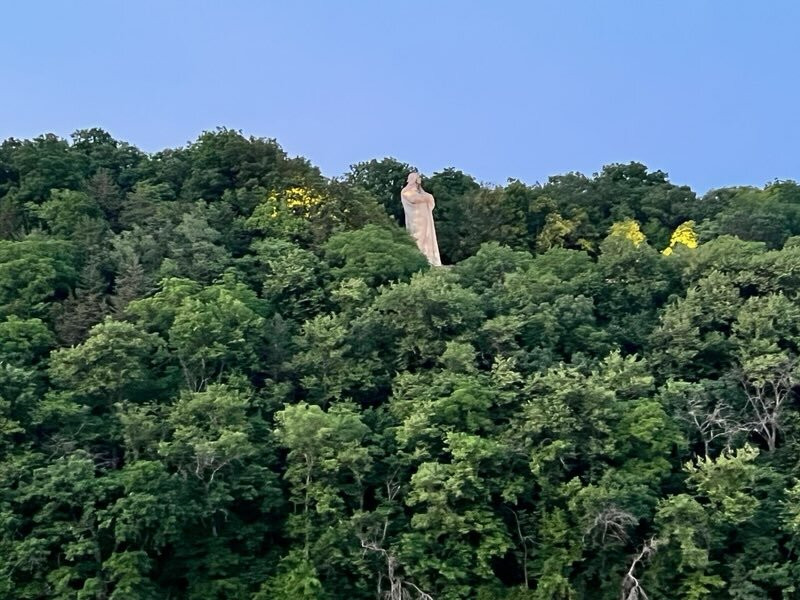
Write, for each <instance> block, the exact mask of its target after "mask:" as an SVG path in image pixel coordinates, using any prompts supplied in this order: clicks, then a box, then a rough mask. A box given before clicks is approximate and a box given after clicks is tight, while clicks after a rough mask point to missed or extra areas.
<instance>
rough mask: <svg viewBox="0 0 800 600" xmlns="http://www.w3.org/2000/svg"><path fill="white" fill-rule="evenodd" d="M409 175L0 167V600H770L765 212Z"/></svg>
mask: <svg viewBox="0 0 800 600" xmlns="http://www.w3.org/2000/svg"><path fill="white" fill-rule="evenodd" d="M411 170H412V168H411V167H410V166H409V165H407V164H405V163H402V162H399V161H396V160H394V159H383V160H380V161H377V160H374V161H368V162H363V163H359V164H357V165H354V166H353V167H352V168H351V170H350V172H349V173H348V174H346V175H345V176H344V177H342V178H341V179H327V178H324V177H323V176H322V175H321V174H320V172H319V170H318V169H317V168H316V167H314V166H312V165H311V164H310V163H309V162H308V161H306V160H305V159H303V158H289V157H288V156H287V155H286V153H285V152H284V151H283V150H282V149H281V148H280V146H279V145H278V144H277V143H276V142H275V141H274V140H269V139H263V138H253V137H250V138H248V137H245V136H244V135H242V134H241V133H240V132H237V131H234V130H229V129H225V128H220V129H217V130H215V131H209V132H205V133H203V134H202V135H201V136H200V137H199V138H198V139H197V140H196V141H195V142H193V143H191V144H189V145H187V146H186V147H183V148H177V149H168V150H164V151H161V152H157V153H155V154H145V153H143V152H141V151H139V150H137V149H136V148H134V147H132V146H130V145H128V144H126V143H124V142H121V141H118V140H115V139H114V138H112V137H111V136H110V135H109V134H108V133H107V132H104V131H102V130H100V129H87V130H81V131H77V132H75V134H73V135H72V136H71V138H70V140H64V139H61V138H59V137H57V136H54V135H45V136H41V137H38V138H36V139H33V140H14V139H10V140H6V141H5V142H3V143H2V144H0V523H2V525H3V526H2V527H0V556H1V557H2V559H3V560H0V596H2V597H3V598H9V600H12V599H33V598H81V599H90V598H91V599H100V600H127V599H129V598H136V599H146V600H149V599H153V600H156V599H160V598H175V599H183V598H187V599H197V600H206V599H207V600H212V599H213V600H218V599H220V598H231V599H237V600H238V599H242V600H244V599H249V598H261V599H267V598H309V599H312V598H313V599H318V598H323V599H330V600H334V599H338V598H348V599H353V600H367V599H368V598H375V597H379V598H387V599H391V600H400V599H402V600H412V599H413V600H426V599H429V598H442V599H472V598H476V599H481V600H489V599H496V600H500V599H503V600H533V599H541V600H545V599H547V600H550V599H554V598H558V599H564V598H574V599H576V600H577V599H578V598H597V599H598V600H616V599H618V598H623V599H624V600H634V598H638V599H639V600H641V599H642V598H644V597H649V598H652V599H653V600H655V599H657V598H662V599H666V598H698V599H699V598H709V599H710V598H714V599H716V598H729V599H731V600H755V599H761V598H793V597H795V596H796V595H797V593H798V592H797V590H798V589H800V561H798V552H800V546H798V543H797V539H798V535H800V484H798V483H797V482H798V478H800V469H798V465H797V455H798V450H799V449H800V446H799V445H798V439H800V411H798V406H799V405H798V383H799V382H800V366H799V365H800V325H798V324H799V323H800V303H799V302H798V297H799V295H800V275H798V274H800V244H798V239H800V214H798V213H797V207H798V206H800V191H798V190H800V188H799V187H798V185H797V184H795V183H794V182H788V181H776V182H773V183H771V184H769V185H767V186H766V187H764V188H762V189H757V188H727V189H722V190H712V191H711V192H709V193H707V194H706V195H705V196H703V198H701V199H698V198H697V197H696V196H695V194H694V192H692V191H691V190H690V189H689V188H687V187H685V186H676V185H674V184H672V183H671V182H670V181H669V180H668V178H667V176H666V175H665V174H664V173H663V172H661V171H657V170H656V171H651V170H649V169H648V168H647V167H645V166H644V165H641V164H639V163H628V164H613V165H608V166H606V167H604V168H603V169H602V170H601V171H600V172H599V173H596V174H593V175H591V176H586V175H581V174H579V173H567V174H563V175H557V176H554V177H551V178H550V179H549V180H548V181H547V182H546V183H544V184H541V185H540V184H537V185H532V186H529V185H526V184H525V183H523V182H521V181H517V180H510V181H509V182H508V183H507V184H505V185H502V186H486V185H482V184H480V183H478V182H477V181H476V180H475V179H474V178H473V177H471V176H470V175H468V174H466V173H463V172H461V171H458V170H456V169H444V170H443V171H440V172H438V173H435V174H433V175H432V176H430V177H427V178H425V179H424V181H423V185H424V186H425V188H426V189H427V190H428V191H430V192H431V193H432V194H433V195H434V196H435V197H436V210H435V212H434V218H435V220H436V227H437V231H438V234H439V241H440V245H441V252H442V256H443V257H444V258H445V263H447V264H449V265H451V266H448V267H443V268H431V267H430V266H429V265H428V263H427V261H426V260H425V258H424V256H423V255H422V254H421V253H420V252H419V251H418V249H417V248H416V245H415V243H414V241H413V240H412V239H411V237H410V236H409V235H408V234H407V233H406V232H405V231H404V230H403V229H401V228H400V227H398V223H399V222H400V221H401V219H402V214H403V211H402V206H401V204H400V201H399V193H400V190H401V189H402V187H403V186H404V185H405V183H406V178H407V175H408V173H409V171H411ZM392 217H394V218H395V221H396V222H393V220H392ZM687 224H692V225H691V227H690V228H691V231H689V225H687ZM673 242H674V243H673ZM695 242H696V243H695ZM695 246H696V247H695ZM667 248H669V249H670V250H671V252H664V251H665V250H666V249H667Z"/></svg>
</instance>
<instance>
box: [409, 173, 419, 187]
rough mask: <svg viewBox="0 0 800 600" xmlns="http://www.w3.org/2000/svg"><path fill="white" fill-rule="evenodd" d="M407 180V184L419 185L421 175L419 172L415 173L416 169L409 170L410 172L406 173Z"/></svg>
mask: <svg viewBox="0 0 800 600" xmlns="http://www.w3.org/2000/svg"><path fill="white" fill-rule="evenodd" d="M407 182H408V185H416V186H419V185H421V184H422V177H420V175H419V173H417V172H416V171H411V173H409V174H408V180H407Z"/></svg>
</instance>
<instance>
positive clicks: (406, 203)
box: [400, 173, 442, 267]
mask: <svg viewBox="0 0 800 600" xmlns="http://www.w3.org/2000/svg"><path fill="white" fill-rule="evenodd" d="M421 182H422V178H421V177H420V176H419V173H409V174H408V183H407V184H406V187H404V188H403V191H401V192H400V199H401V201H402V202H403V210H404V211H405V213H406V229H408V232H409V233H410V234H411V237H413V238H414V239H415V240H416V242H417V246H419V249H420V251H421V252H422V253H423V254H424V255H425V256H426V257H427V259H428V262H429V263H431V265H433V266H434V267H441V266H442V260H441V259H440V258H439V243H438V242H437V241H436V228H435V227H434V225H433V207H434V206H436V203H435V202H434V200H433V196H432V195H431V194H429V193H428V192H426V191H425V190H423V189H422V183H421Z"/></svg>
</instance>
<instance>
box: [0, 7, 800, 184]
mask: <svg viewBox="0 0 800 600" xmlns="http://www.w3.org/2000/svg"><path fill="white" fill-rule="evenodd" d="M2 21H3V30H2V32H0V57H2V58H0V66H1V67H2V68H0V81H2V89H0V138H3V139H4V138H6V137H9V136H14V137H32V136H35V135H38V134H40V133H44V132H54V133H57V134H60V135H64V136H67V135H69V133H71V132H72V131H74V130H75V129H79V128H86V127H92V126H99V127H102V128H104V129H107V130H108V131H110V132H111V133H112V134H113V135H114V136H115V137H117V138H119V139H123V140H126V141H129V142H131V143H133V144H135V145H137V146H138V147H140V148H142V149H143V150H146V151H155V150H159V149H162V148H164V147H175V146H181V145H183V144H185V143H187V142H188V141H190V140H193V139H194V138H195V137H196V136H197V135H198V134H199V133H200V132H201V131H203V130H206V129H213V128H215V127H216V126H218V125H224V126H227V127H230V128H234V129H241V130H242V131H243V132H244V133H245V134H248V135H249V134H252V135H256V136H264V137H275V138H277V139H278V141H279V142H280V143H281V144H282V145H283V147H284V148H285V149H286V150H287V151H288V152H289V153H290V154H293V155H294V154H302V155H304V156H306V157H308V158H309V159H310V160H311V161H312V162H314V163H315V164H317V165H319V166H320V167H321V169H322V171H323V173H325V174H326V175H338V174H341V173H343V172H344V171H346V170H347V168H348V165H350V164H351V163H354V162H357V161H360V160H366V159H370V158H380V157H383V156H394V157H396V158H399V159H401V160H404V161H407V162H410V163H412V164H414V165H416V166H417V167H418V168H420V169H421V170H422V171H423V172H427V173H430V172H433V171H436V170H439V169H442V168H445V167H448V166H454V167H457V168H460V169H462V170H464V171H466V172H468V173H471V174H472V175H474V176H475V177H476V178H478V179H479V180H481V181H485V182H489V183H504V182H505V181H506V179H507V178H509V177H515V178H519V179H522V180H524V181H527V182H529V183H533V182H535V181H544V180H546V178H547V176H548V175H552V174H557V173H563V172H567V171H581V172H585V173H592V172H594V171H597V170H599V169H600V168H601V167H602V165H604V164H607V163H610V162H626V161H630V160H638V161H641V162H644V163H645V164H647V165H648V166H649V167H651V168H654V169H656V168H657V169H661V170H664V171H667V172H668V173H669V174H670V176H671V178H672V180H673V181H675V182H678V183H686V184H689V185H691V186H692V187H693V188H695V189H696V190H698V191H701V192H702V191H705V190H707V189H709V188H711V187H718V186H724V185H733V184H753V185H762V184H764V183H766V182H767V181H770V180H772V179H776V178H777V179H800V152H799V151H798V145H799V143H800V98H799V97H798V96H800V35H798V34H797V32H798V26H799V25H800V3H798V2H792V1H780V0H770V1H769V2H756V1H746V0H727V1H723V0H718V1H712V0H685V1H684V0H672V1H658V0H628V1H618V0H604V1H601V0H597V1H593V2H590V1H588V0H586V1H569V0H564V1H552V2H536V1H518V2H515V1H510V0H509V1H501V0H495V1H489V0H485V1H482V2H471V1H469V0H462V1H431V0H429V1H428V2H414V1H404V2H387V1H381V0H373V1H357V0H353V1H345V0H342V1H340V2H333V1H330V0H329V1H306V2H302V1H296V2H268V1H244V0H228V1H224V2H223V1H216V2H211V1H195V2H188V1H186V2H179V1H177V0H158V1H156V0H148V1H138V2H133V1H122V0H121V1H115V2H112V1H108V0H105V1H97V0H82V1H80V2H79V1H73V2H67V1H63V0H61V1H55V0H54V1H51V2H44V1H37V0H28V1H23V0H17V1H16V2H14V1H12V2H8V3H5V4H4V6H3V19H2Z"/></svg>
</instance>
